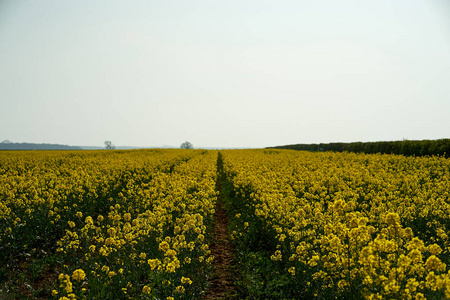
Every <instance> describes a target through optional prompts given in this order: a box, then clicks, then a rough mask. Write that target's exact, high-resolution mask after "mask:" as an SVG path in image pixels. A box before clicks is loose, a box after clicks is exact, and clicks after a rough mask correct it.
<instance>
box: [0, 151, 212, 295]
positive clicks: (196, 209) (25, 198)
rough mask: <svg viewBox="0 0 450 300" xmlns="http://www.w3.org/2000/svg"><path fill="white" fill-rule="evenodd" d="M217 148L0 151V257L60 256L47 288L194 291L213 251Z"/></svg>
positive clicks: (113, 291) (62, 290) (66, 291)
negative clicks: (209, 231) (211, 230)
mask: <svg viewBox="0 0 450 300" xmlns="http://www.w3.org/2000/svg"><path fill="white" fill-rule="evenodd" d="M217 155H218V152H217V151H204V150H181V149H179V150H178V149H164V150H161V149H148V150H147V149H146V150H132V151H63V152H62V151H45V152H38V151H30V152H12V151H5V152H2V153H0V199H1V201H0V245H1V246H0V247H1V248H2V250H3V251H2V254H1V255H0V259H2V260H4V265H5V266H6V262H8V264H11V263H12V260H11V258H13V257H14V255H17V254H21V253H23V252H27V251H28V252H30V253H31V251H32V250H31V249H33V250H35V249H36V248H38V247H45V249H44V248H42V251H44V252H42V251H41V252H39V253H55V255H57V256H58V257H61V259H62V262H63V263H62V264H61V266H55V269H56V272H57V273H59V278H58V282H59V283H58V285H57V286H55V289H54V290H53V293H52V295H53V297H55V298H58V297H61V298H64V297H66V298H75V297H76V298H87V299H91V298H98V299H100V298H102V299H113V298H134V299H136V298H145V299H153V298H155V297H158V298H160V297H161V298H166V297H175V298H177V299H180V298H183V297H191V298H195V297H196V296H195V295H198V294H199V293H200V292H201V291H202V290H203V289H204V281H205V280H204V277H205V274H206V272H207V271H208V268H209V267H208V266H209V265H210V264H211V261H212V256H211V252H210V250H209V246H208V240H207V239H206V238H205V236H207V226H209V225H210V223H211V221H212V218H213V215H214V208H215V202H216V198H217V193H216V190H215V184H216V179H217V172H216V163H217ZM55 238H56V242H50V241H54V239H55ZM47 240H48V241H49V242H46V241H47ZM27 249H29V250H27ZM4 250H7V251H4ZM5 253H6V254H5ZM36 253H37V251H36ZM32 254H33V253H31V255H32ZM48 255H50V254H48ZM58 260H59V259H58ZM17 264H21V265H23V262H19V261H18V262H17ZM2 271H3V270H2ZM163 283H164V284H163Z"/></svg>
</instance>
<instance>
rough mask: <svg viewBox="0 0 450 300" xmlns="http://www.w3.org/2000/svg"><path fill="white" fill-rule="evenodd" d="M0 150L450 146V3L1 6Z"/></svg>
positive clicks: (231, 0) (69, 2)
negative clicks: (441, 142)
mask: <svg viewBox="0 0 450 300" xmlns="http://www.w3.org/2000/svg"><path fill="white" fill-rule="evenodd" d="M0 111H1V117H0V141H1V140H4V139H9V140H11V141H13V142H36V143H58V144H68V145H76V146H88V145H89V146H103V142H104V141H105V140H111V141H112V142H113V143H114V144H115V145H118V146H121V145H123V146H125V145H127V146H147V147H155V146H162V145H173V146H179V145H180V144H181V143H182V142H184V141H186V140H187V141H190V142H191V143H192V144H193V145H194V147H255V148H259V147H265V146H275V145H286V144H296V143H328V142H354V141H389V140H401V139H411V140H414V139H438V138H450V1H447V0H421V1H419V0H398V1H395V0H377V1H361V0H354V1H348V0H342V1H338V0H308V1H306V0H305V1H302V0H292V1H284V0H273V1H264V0H239V1H235V0H221V1H215V0H204V1H189V0H179V1H171V0H161V1H152V0H145V1H137V0H133V1H111V0H94V1H93V0H76V1H73V0H0Z"/></svg>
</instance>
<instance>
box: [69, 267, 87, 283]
mask: <svg viewBox="0 0 450 300" xmlns="http://www.w3.org/2000/svg"><path fill="white" fill-rule="evenodd" d="M85 278H86V274H85V273H84V271H83V270H82V269H77V270H75V271H73V274H72V279H73V280H75V281H82V280H84V279H85Z"/></svg>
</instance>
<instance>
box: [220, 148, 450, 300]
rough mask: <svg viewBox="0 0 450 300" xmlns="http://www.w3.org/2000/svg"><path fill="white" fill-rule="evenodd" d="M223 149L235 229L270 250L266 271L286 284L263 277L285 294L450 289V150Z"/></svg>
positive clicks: (411, 293) (436, 293)
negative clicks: (410, 153) (429, 153)
mask: <svg viewBox="0 0 450 300" xmlns="http://www.w3.org/2000/svg"><path fill="white" fill-rule="evenodd" d="M221 155H222V159H223V176H224V178H225V180H226V183H227V186H228V189H229V190H230V198H232V199H233V201H234V202H236V203H237V204H236V205H235V212H233V214H234V213H237V214H238V215H239V218H234V224H235V229H234V231H233V233H232V238H233V239H235V240H237V242H238V243H239V242H240V241H242V242H244V243H247V244H249V242H248V241H252V245H257V246H258V247H259V249H262V250H265V251H268V257H270V258H269V259H270V260H271V261H272V263H271V265H270V268H273V270H268V271H267V272H266V273H268V274H270V273H271V272H279V274H285V275H280V276H286V277H282V278H285V279H284V280H285V282H284V283H283V284H284V285H283V284H281V283H280V279H279V278H276V279H272V278H266V279H264V280H265V281H267V280H278V281H277V283H276V284H277V285H278V286H284V287H289V289H290V290H291V294H283V295H286V296H285V297H288V298H296V297H300V298H305V297H306V298H316V297H319V298H335V297H338V298H355V296H356V298H366V299H426V298H432V299H436V298H450V266H449V263H450V255H449V250H450V247H449V246H450V244H449V239H448V234H449V230H450V198H449V193H450V161H449V160H448V159H445V158H442V157H421V158H419V157H403V156H396V155H379V154H378V155H365V154H354V153H331V152H325V153H311V152H302V151H299V152H296V151H289V150H262V149H261V150H239V151H237V150H233V151H231V150H224V151H221ZM252 236H253V237H252ZM255 241H256V242H255ZM249 251H252V253H253V252H255V251H257V249H251V250H249ZM254 269H257V268H254ZM272 274H273V273H272ZM260 276H264V274H263V275H260ZM272 277H273V276H272ZM273 285H274V284H272V286H273ZM266 286H271V285H269V284H267V285H266ZM271 292H272V293H276V292H279V291H277V290H273V291H271ZM283 292H286V291H283ZM267 293H268V292H267Z"/></svg>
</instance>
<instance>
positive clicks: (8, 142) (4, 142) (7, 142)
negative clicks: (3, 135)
mask: <svg viewBox="0 0 450 300" xmlns="http://www.w3.org/2000/svg"><path fill="white" fill-rule="evenodd" d="M11 143H12V142H11V141H10V140H3V141H2V144H11Z"/></svg>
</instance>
